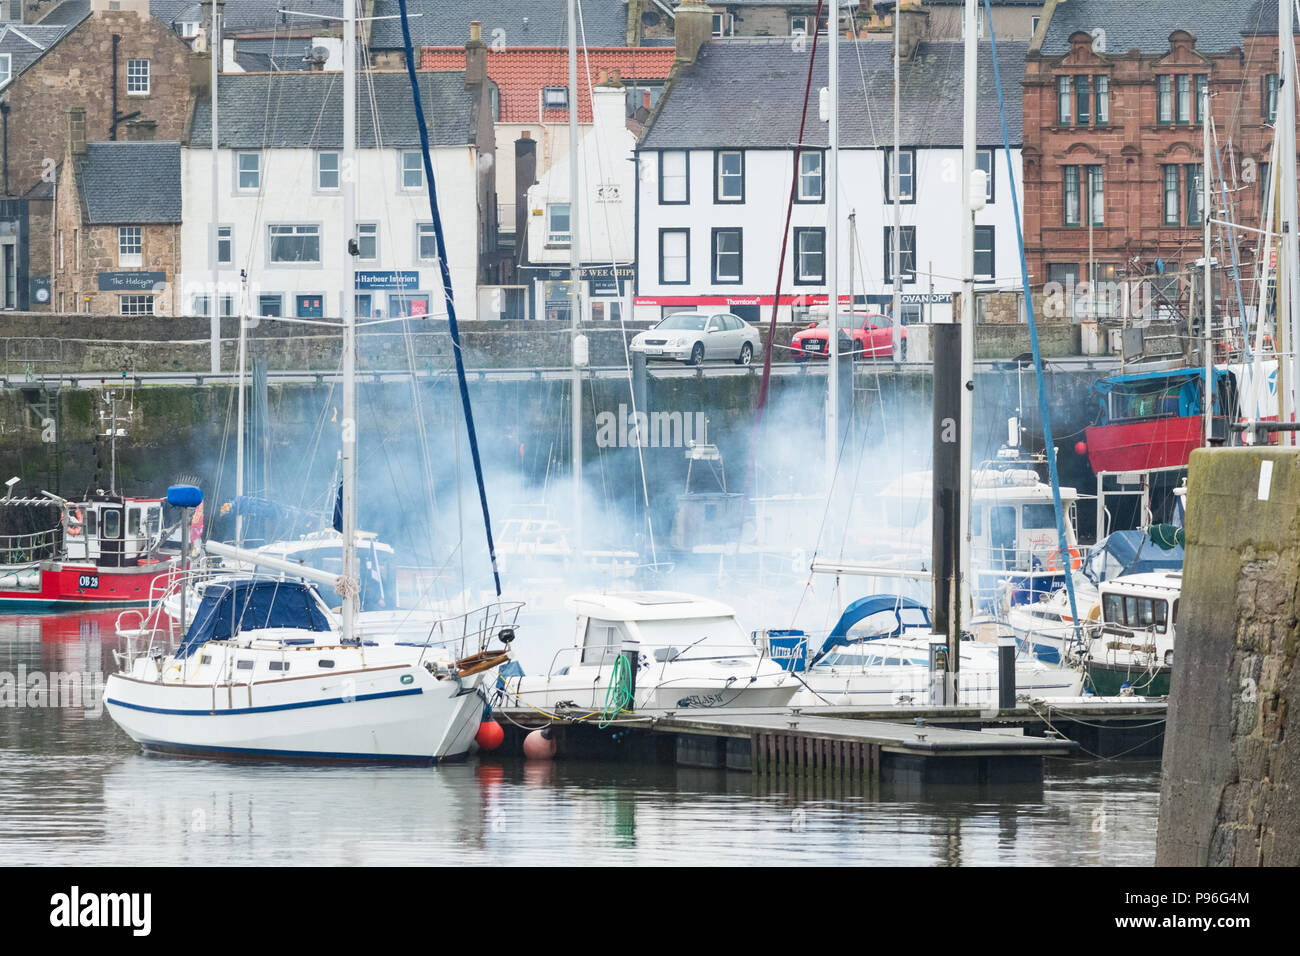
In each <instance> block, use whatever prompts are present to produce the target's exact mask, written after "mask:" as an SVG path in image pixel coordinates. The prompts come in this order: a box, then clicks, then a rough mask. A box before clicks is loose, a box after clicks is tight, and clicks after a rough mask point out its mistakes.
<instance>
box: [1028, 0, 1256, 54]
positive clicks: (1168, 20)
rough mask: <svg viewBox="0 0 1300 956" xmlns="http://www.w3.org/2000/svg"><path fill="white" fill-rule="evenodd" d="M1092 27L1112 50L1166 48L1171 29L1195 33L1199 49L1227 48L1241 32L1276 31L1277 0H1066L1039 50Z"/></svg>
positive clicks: (1062, 46) (1057, 50)
mask: <svg viewBox="0 0 1300 956" xmlns="http://www.w3.org/2000/svg"><path fill="white" fill-rule="evenodd" d="M1094 29H1100V30H1104V31H1105V34H1106V52H1107V53H1109V54H1111V55H1113V56H1122V55H1123V54H1125V53H1128V52H1129V51H1130V50H1137V51H1138V52H1139V53H1156V54H1158V53H1167V52H1169V35H1170V34H1171V33H1173V32H1174V31H1175V30H1186V31H1187V32H1188V33H1190V34H1191V35H1192V36H1194V37H1195V38H1196V49H1197V50H1199V51H1200V52H1201V53H1227V52H1228V51H1229V50H1232V49H1236V48H1240V47H1242V46H1243V42H1242V37H1243V36H1244V35H1249V34H1253V33H1272V34H1276V33H1277V0H1194V2H1192V3H1188V2H1186V0H1071V2H1069V3H1062V4H1061V5H1060V6H1058V7H1057V8H1056V12H1055V13H1053V14H1052V22H1051V23H1050V24H1048V27H1047V34H1046V36H1044V37H1043V46H1042V53H1043V55H1044V56H1061V55H1063V54H1065V53H1068V52H1069V50H1070V36H1071V35H1072V34H1074V33H1076V32H1078V31H1080V30H1082V31H1083V32H1085V33H1090V32H1091V31H1092V30H1094Z"/></svg>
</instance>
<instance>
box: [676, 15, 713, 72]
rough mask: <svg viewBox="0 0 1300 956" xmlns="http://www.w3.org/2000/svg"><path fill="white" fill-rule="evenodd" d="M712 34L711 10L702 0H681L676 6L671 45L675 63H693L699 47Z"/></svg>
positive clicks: (706, 41)
mask: <svg viewBox="0 0 1300 956" xmlns="http://www.w3.org/2000/svg"><path fill="white" fill-rule="evenodd" d="M712 36H713V11H712V10H711V9H709V7H708V6H707V5H706V4H705V3H704V0H682V2H681V3H680V4H679V5H678V7H677V17H676V21H675V28H674V32H673V45H674V46H675V47H676V48H677V63H678V64H682V65H685V64H687V63H694V62H695V57H696V55H697V54H698V53H699V52H700V47H702V46H704V44H706V43H708V42H709V38H710V37H712Z"/></svg>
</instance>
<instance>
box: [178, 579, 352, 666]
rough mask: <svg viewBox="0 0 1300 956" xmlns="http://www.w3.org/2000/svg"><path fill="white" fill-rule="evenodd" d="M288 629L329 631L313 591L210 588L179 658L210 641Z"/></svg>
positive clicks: (282, 584)
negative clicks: (252, 631) (249, 632)
mask: <svg viewBox="0 0 1300 956" xmlns="http://www.w3.org/2000/svg"><path fill="white" fill-rule="evenodd" d="M264 628H288V629H292V630H303V631H317V632H320V631H329V630H330V622H329V620H328V619H327V618H326V617H325V614H324V612H323V611H321V609H320V605H319V604H318V603H317V602H316V599H315V597H314V596H313V594H312V592H311V590H310V589H309V588H308V587H307V586H306V585H304V584H300V583H297V582H289V581H256V582H239V583H237V584H221V585H209V586H208V588H207V590H206V591H204V594H203V601H202V603H200V604H199V609H198V610H197V611H196V612H195V614H194V623H193V624H191V625H190V630H189V633H188V634H186V635H185V640H184V641H182V642H181V646H180V648H179V649H178V650H177V652H176V656H177V657H180V658H186V657H189V656H190V654H192V653H194V651H195V649H196V648H199V647H202V646H203V645H204V644H206V643H207V642H208V641H228V640H230V639H231V638H232V637H234V636H235V635H237V634H239V633H240V632H241V631H251V630H260V629H264Z"/></svg>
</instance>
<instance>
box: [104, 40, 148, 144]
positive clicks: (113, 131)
mask: <svg viewBox="0 0 1300 956" xmlns="http://www.w3.org/2000/svg"><path fill="white" fill-rule="evenodd" d="M121 42H122V38H121V37H120V36H118V35H117V34H116V33H114V34H113V123H112V125H111V126H109V128H108V138H109V139H111V140H116V139H117V128H118V126H120V125H121V124H122V123H124V122H125V121H127V120H129V119H135V118H136V117H137V116H139V115H140V111H139V110H136V111H135V112H134V113H119V112H118V109H117V45H118V44H119V43H121Z"/></svg>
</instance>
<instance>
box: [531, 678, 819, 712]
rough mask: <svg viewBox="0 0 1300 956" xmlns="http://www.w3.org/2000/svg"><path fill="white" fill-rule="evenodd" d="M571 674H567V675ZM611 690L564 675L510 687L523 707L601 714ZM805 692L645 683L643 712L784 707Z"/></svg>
mask: <svg viewBox="0 0 1300 956" xmlns="http://www.w3.org/2000/svg"><path fill="white" fill-rule="evenodd" d="M566 676H567V675H566ZM608 688H609V683H608V680H605V681H600V682H597V683H593V682H591V681H590V680H583V679H579V680H573V679H568V680H566V679H565V677H564V676H561V677H552V678H546V677H521V678H518V679H517V680H512V681H510V682H509V683H508V685H507V689H508V690H509V692H510V695H511V696H512V697H513V698H516V699H517V700H518V701H519V702H520V703H523V704H526V705H530V706H533V707H539V708H543V709H551V708H556V707H560V706H562V705H573V706H575V707H578V708H581V709H590V710H601V709H603V708H604V706H605V697H606V694H607V691H608ZM800 689H801V685H800V684H799V682H798V681H797V680H795V679H793V678H789V679H787V678H784V677H777V678H772V677H767V676H763V677H759V678H756V679H755V680H754V681H752V682H749V683H746V682H745V681H744V680H743V679H742V680H741V681H737V682H734V683H732V684H728V683H727V682H726V681H725V680H720V679H708V678H706V679H689V678H688V679H671V678H670V679H666V680H664V681H663V682H662V683H659V684H651V685H646V684H639V685H638V687H637V689H636V697H635V700H636V703H635V706H636V707H637V708H640V709H643V710H684V709H691V708H695V707H698V708H700V709H709V708H717V707H724V708H725V707H784V706H786V705H788V704H789V703H790V702H791V701H792V700H793V699H794V697H795V695H796V694H797V693H798V692H799V690H800Z"/></svg>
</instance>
